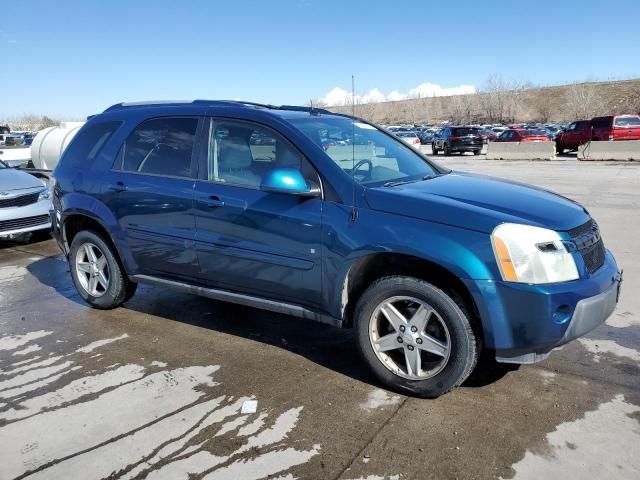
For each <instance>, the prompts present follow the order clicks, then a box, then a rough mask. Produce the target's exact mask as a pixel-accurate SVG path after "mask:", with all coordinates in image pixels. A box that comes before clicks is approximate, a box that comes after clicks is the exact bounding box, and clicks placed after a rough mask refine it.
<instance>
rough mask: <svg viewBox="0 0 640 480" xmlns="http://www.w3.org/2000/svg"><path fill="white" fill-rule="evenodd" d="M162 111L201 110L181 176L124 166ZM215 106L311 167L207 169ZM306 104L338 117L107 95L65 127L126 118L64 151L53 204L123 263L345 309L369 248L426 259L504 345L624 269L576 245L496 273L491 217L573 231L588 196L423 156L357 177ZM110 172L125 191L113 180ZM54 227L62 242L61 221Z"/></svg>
mask: <svg viewBox="0 0 640 480" xmlns="http://www.w3.org/2000/svg"><path fill="white" fill-rule="evenodd" d="M160 116H179V117H185V116H187V117H194V118H197V119H198V130H197V134H196V138H195V147H194V149H193V154H192V158H191V167H190V168H191V170H190V171H191V176H190V177H189V178H172V177H167V176H159V175H145V174H143V173H139V172H138V173H131V172H125V171H122V169H121V166H120V163H119V160H118V153H119V151H120V149H121V146H122V144H123V142H124V141H125V139H127V137H128V136H129V134H130V133H131V132H132V131H133V130H134V129H135V128H136V126H138V125H139V124H140V123H141V122H143V121H144V120H146V119H149V118H155V117H160ZM211 118H213V119H214V123H215V119H216V118H224V119H227V120H228V119H231V120H235V121H239V122H255V123H256V124H260V125H262V126H266V127H268V128H269V129H271V130H273V131H274V132H276V133H277V135H279V136H281V137H282V138H283V139H286V142H288V143H289V144H291V145H292V146H293V147H294V148H295V149H296V150H297V151H298V152H299V153H300V154H301V155H302V156H303V157H304V158H305V159H306V160H308V162H309V165H310V166H311V167H312V169H313V170H314V171H315V174H314V175H315V179H314V180H313V181H311V180H309V179H308V178H306V177H305V176H304V175H303V174H302V173H301V171H300V170H298V169H297V168H292V167H275V168H272V169H270V170H267V171H266V172H265V173H264V174H263V175H262V178H261V182H260V184H259V186H251V187H248V186H242V185H237V184H231V183H225V182H224V181H213V180H211V179H210V174H209V173H210V172H209V162H210V155H211V149H210V146H209V143H208V140H209V123H210V119H211ZM310 118H311V120H313V119H314V118H319V119H327V118H338V119H344V117H335V116H334V115H330V114H328V113H317V112H316V113H314V114H310V113H309V112H307V111H294V110H286V109H283V110H278V109H272V108H262V107H252V106H245V105H242V104H238V103H235V102H215V101H195V102H193V103H183V104H179V103H178V104H171V105H151V106H149V105H143V106H131V107H120V106H114V107H112V108H110V109H108V110H107V111H106V112H105V113H103V114H100V115H97V116H94V117H92V118H91V119H90V120H89V121H88V122H87V124H86V125H85V126H84V127H83V128H82V130H81V131H80V132H79V133H78V135H77V136H76V137H75V139H74V140H73V142H76V140H77V139H78V138H82V135H83V131H85V130H86V129H89V128H91V126H92V125H95V124H97V123H99V122H105V121H112V120H118V121H121V122H122V124H121V126H120V128H119V129H118V130H117V131H116V132H115V133H114V134H113V135H112V136H111V137H110V138H109V140H108V141H107V143H106V144H105V145H104V146H103V148H102V150H101V151H100V153H99V154H98V155H97V157H96V160H95V162H94V163H93V164H92V166H91V168H90V169H83V168H82V167H81V165H82V159H75V161H70V159H68V158H67V155H66V154H65V155H63V158H62V159H61V161H60V163H59V165H58V167H57V169H56V171H55V173H54V175H55V178H56V182H57V183H56V189H55V192H54V197H53V203H54V206H55V208H56V210H57V211H58V212H60V214H61V215H62V219H63V222H64V221H65V220H66V219H68V218H70V217H71V216H73V215H83V216H86V217H89V218H91V219H93V220H95V221H96V222H98V224H99V225H101V226H102V228H103V229H104V230H106V231H107V232H108V233H109V236H110V238H111V240H112V241H113V243H114V245H115V246H116V248H117V250H118V253H119V254H120V257H121V259H122V262H123V265H124V268H125V270H126V272H127V273H128V274H130V275H134V274H146V275H158V276H162V277H165V278H169V279H177V280H181V281H187V282H191V283H195V284H198V285H204V286H208V287H212V288H219V289H225V290H231V291H234V292H239V293H247V294H250V295H254V296H260V297H264V298H268V299H271V300H277V301H283V302H290V303H296V304H299V305H302V306H305V308H309V309H313V310H314V311H317V312H319V313H320V314H322V315H325V316H329V317H332V318H335V319H338V320H345V321H347V322H348V321H349V320H350V319H349V318H345V317H344V315H345V305H344V292H345V285H347V279H348V278H349V275H350V274H351V273H352V272H353V271H354V269H357V268H358V267H359V266H360V265H362V264H363V262H365V261H367V260H369V259H371V258H374V256H376V255H385V254H397V255H403V256H405V257H406V258H407V262H411V261H418V260H424V261H428V262H431V263H433V264H435V265H437V266H439V267H441V268H442V269H444V270H446V271H447V272H449V273H450V274H452V275H453V276H455V277H457V278H458V279H459V281H460V282H461V283H462V284H463V285H464V286H465V287H466V289H467V291H468V293H469V295H470V297H471V298H472V299H473V301H474V303H475V306H476V309H477V311H478V314H479V317H480V321H481V323H482V330H483V333H484V344H485V346H486V347H487V348H490V349H495V350H496V351H497V352H498V353H500V354H505V355H511V356H512V355H515V354H517V353H520V352H524V353H526V352H532V351H535V352H543V351H546V350H548V349H550V348H552V347H553V346H555V345H556V344H557V342H558V341H559V340H560V339H562V337H563V335H564V333H565V331H566V330H567V328H568V325H569V323H570V319H571V316H572V312H573V311H574V309H575V307H576V304H577V303H578V302H579V301H580V300H582V299H585V298H589V297H592V296H595V295H598V294H600V293H602V292H604V291H606V290H607V289H609V288H610V287H611V286H612V285H614V284H615V283H616V282H617V281H618V275H617V273H618V267H617V265H616V262H615V259H614V258H613V256H612V255H611V254H610V253H609V252H607V253H606V258H605V262H604V265H603V266H602V267H601V268H599V269H598V270H596V271H595V272H593V273H589V271H588V269H587V268H586V265H585V263H584V261H583V259H582V257H581V255H580V254H579V253H578V252H574V253H572V255H573V256H574V259H575V260H576V265H577V267H578V271H579V272H580V279H578V280H575V281H571V282H564V283H558V284H549V285H527V284H518V283H511V282H505V281H503V280H502V278H501V275H500V272H499V270H498V267H497V264H496V260H495V257H494V253H493V250H492V246H491V241H490V233H491V232H492V231H493V229H494V228H495V227H496V226H497V225H499V224H501V223H503V222H515V223H522V224H527V225H534V226H540V227H546V228H550V229H554V230H557V231H559V232H560V235H561V236H562V238H563V239H565V240H567V241H570V237H569V235H568V233H567V230H570V229H573V228H576V227H578V226H580V225H582V224H584V223H585V222H587V221H588V220H589V218H590V217H589V214H588V213H587V212H586V211H585V210H584V208H582V207H581V206H580V205H578V204H577V203H575V202H573V201H571V200H569V199H566V198H564V197H561V196H559V195H556V194H554V193H552V192H548V191H546V190H543V189H539V188H535V187H530V186H527V185H523V184H520V183H516V182H511V181H506V180H499V179H496V178H490V177H485V176H481V175H474V174H469V173H463V172H449V171H448V170H447V169H444V168H442V167H439V166H438V165H437V164H434V163H432V162H431V161H430V160H428V159H426V158H422V160H420V162H419V163H420V164H421V165H423V167H424V172H423V173H420V172H418V173H419V175H418V176H416V177H415V178H413V179H412V183H405V184H398V185H387V186H383V185H382V183H383V182H378V183H377V184H371V185H369V186H367V185H366V182H364V183H363V182H355V183H354V182H353V180H352V176H351V175H350V173H349V168H351V165H350V163H349V162H347V163H349V164H348V165H346V167H345V166H341V165H338V163H339V162H336V161H334V160H332V159H331V158H330V156H329V155H328V153H327V151H326V150H325V148H324V147H323V144H321V143H320V142H319V141H314V140H313V139H312V138H310V137H309V136H308V135H307V134H305V133H304V132H303V131H301V130H300V129H299V128H298V127H297V126H296V125H300V121H301V120H304V121H307V120H309V119H310ZM72 145H73V143H72ZM363 145H365V146H364V147H362V148H367V147H366V143H363ZM393 148H396V147H393ZM397 148H398V149H401V148H405V147H401V146H398V147H397ZM406 148H408V147H406ZM67 151H69V150H67ZM267 151H268V149H267ZM412 155H414V156H415V154H412ZM370 168H371V167H370V166H368V165H363V166H362V170H358V172H357V173H360V174H362V175H363V176H365V177H366V175H369V176H371V175H372V174H371V172H368V170H370ZM367 172H368V173H367ZM425 172H426V173H428V175H424V178H422V177H421V176H420V175H423V174H424V173H425ZM316 181H317V183H318V185H315V184H314V182H316ZM118 182H121V183H123V184H124V185H126V187H127V188H126V191H120V192H116V191H114V190H113V189H112V188H111V186H113V185H114V184H117V183H118ZM352 202H355V204H354V205H353V206H352ZM353 207H355V208H353ZM354 210H355V212H356V216H355V217H354V215H353V213H354ZM54 233H55V234H56V237H57V238H58V240H59V242H60V244H61V246H62V247H63V249H64V250H65V251H67V249H68V245H66V244H65V239H64V236H63V235H62V232H60V231H55V232H54ZM412 259H413V260H412Z"/></svg>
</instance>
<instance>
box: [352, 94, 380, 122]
mask: <svg viewBox="0 0 640 480" xmlns="http://www.w3.org/2000/svg"><path fill="white" fill-rule="evenodd" d="M355 111H356V115H357V116H358V117H361V118H364V119H366V120H369V121H370V122H373V121H375V120H376V117H377V113H378V102H377V101H375V100H369V101H363V100H358V99H356V108H355Z"/></svg>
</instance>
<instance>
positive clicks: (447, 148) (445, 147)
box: [442, 143, 451, 157]
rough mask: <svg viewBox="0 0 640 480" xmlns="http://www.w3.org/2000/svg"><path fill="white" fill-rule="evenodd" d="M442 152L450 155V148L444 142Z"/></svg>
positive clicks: (446, 155)
mask: <svg viewBox="0 0 640 480" xmlns="http://www.w3.org/2000/svg"><path fill="white" fill-rule="evenodd" d="M443 147H444V148H443V151H442V152H443V153H444V156H445V157H448V156H449V155H451V150H450V149H449V145H447V144H446V143H445V144H444V146H443Z"/></svg>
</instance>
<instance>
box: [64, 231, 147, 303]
mask: <svg viewBox="0 0 640 480" xmlns="http://www.w3.org/2000/svg"><path fill="white" fill-rule="evenodd" d="M69 265H70V270H71V277H72V279H73V283H74V284H75V286H76V290H78V293H79V294H80V296H81V297H82V298H83V299H84V300H85V301H86V302H87V303H88V304H89V305H91V306H92V307H94V308H100V309H109V308H115V307H117V306H119V305H120V304H121V303H123V302H125V301H127V300H128V299H130V298H131V297H132V296H133V294H134V293H135V291H136V287H137V285H136V284H135V283H133V282H130V281H129V279H128V278H127V277H126V275H125V273H124V271H123V269H122V267H121V266H120V263H119V262H118V260H117V257H116V252H115V249H114V248H113V247H112V246H111V245H110V244H109V243H107V241H105V240H104V239H103V238H102V236H101V235H100V234H99V233H97V232H94V231H91V230H83V231H81V232H79V233H78V234H77V235H76V236H75V238H74V239H73V242H72V243H71V248H70V251H69Z"/></svg>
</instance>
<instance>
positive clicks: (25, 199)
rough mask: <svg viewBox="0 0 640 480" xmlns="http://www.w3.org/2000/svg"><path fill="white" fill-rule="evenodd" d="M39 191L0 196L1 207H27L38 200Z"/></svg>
mask: <svg viewBox="0 0 640 480" xmlns="http://www.w3.org/2000/svg"><path fill="white" fill-rule="evenodd" d="M39 196H40V194H39V193H30V194H28V195H20V196H19V197H13V198H0V208H8V207H26V206H27V205H31V204H32V203H36V202H37V201H38V197H39Z"/></svg>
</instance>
